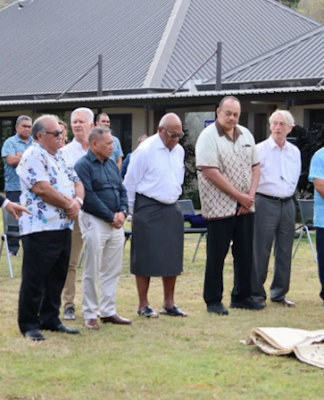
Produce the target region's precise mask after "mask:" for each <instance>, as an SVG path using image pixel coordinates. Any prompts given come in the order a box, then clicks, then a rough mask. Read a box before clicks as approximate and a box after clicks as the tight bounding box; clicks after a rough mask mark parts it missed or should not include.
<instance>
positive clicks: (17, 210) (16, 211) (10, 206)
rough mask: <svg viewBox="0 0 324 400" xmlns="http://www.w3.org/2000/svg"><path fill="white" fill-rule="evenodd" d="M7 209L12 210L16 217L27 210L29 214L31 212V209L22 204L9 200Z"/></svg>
mask: <svg viewBox="0 0 324 400" xmlns="http://www.w3.org/2000/svg"><path fill="white" fill-rule="evenodd" d="M5 209H6V210H7V211H8V212H10V214H11V215H12V216H13V217H14V218H15V219H18V218H20V217H21V215H22V213H23V212H25V213H27V214H31V212H30V211H28V210H27V208H25V207H22V206H21V205H20V204H17V203H13V202H12V201H9V203H8V204H7V205H6V207H5Z"/></svg>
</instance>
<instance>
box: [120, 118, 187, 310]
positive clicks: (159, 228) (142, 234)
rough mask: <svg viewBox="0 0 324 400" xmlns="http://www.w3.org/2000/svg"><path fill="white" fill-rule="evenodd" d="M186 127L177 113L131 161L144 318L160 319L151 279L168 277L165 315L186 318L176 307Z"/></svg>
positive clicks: (134, 264) (136, 267) (134, 250)
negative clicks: (150, 291)
mask: <svg viewBox="0 0 324 400" xmlns="http://www.w3.org/2000/svg"><path fill="white" fill-rule="evenodd" d="M182 136H183V132H182V123H181V120H180V118H179V117H178V116H177V115H176V114H173V113H170V114H166V115H164V117H163V118H162V119H161V121H160V123H159V127H158V132H157V133H156V134H155V135H153V136H151V137H149V138H148V139H146V140H145V141H144V142H143V143H142V144H141V146H139V147H138V148H137V149H136V150H135V151H134V153H132V155H131V160H130V163H129V167H128V170H127V174H126V177H125V180H124V185H125V187H126V189H127V196H128V206H129V211H130V212H131V213H132V214H133V231H132V242H131V273H132V274H134V275H135V276H136V285H137V291H138V296H139V307H138V314H139V315H141V316H145V317H148V318H157V317H158V314H157V312H156V311H155V310H154V309H153V308H152V307H151V306H150V305H149V301H148V297H147V294H148V289H149V284H150V278H151V277H160V276H161V277H162V281H163V289H164V302H163V305H162V310H161V311H160V314H164V315H170V316H181V317H186V316H187V314H186V313H185V312H183V311H182V310H181V309H180V308H179V307H177V306H176V305H175V303H174V288H175V283H176V278H177V276H178V275H180V274H181V272H182V267H183V216H182V212H181V210H180V207H179V206H178V204H177V200H178V198H179V196H180V195H181V193H182V188H181V186H182V184H183V179H184V150H183V148H182V147H181V146H180V145H179V139H180V138H182Z"/></svg>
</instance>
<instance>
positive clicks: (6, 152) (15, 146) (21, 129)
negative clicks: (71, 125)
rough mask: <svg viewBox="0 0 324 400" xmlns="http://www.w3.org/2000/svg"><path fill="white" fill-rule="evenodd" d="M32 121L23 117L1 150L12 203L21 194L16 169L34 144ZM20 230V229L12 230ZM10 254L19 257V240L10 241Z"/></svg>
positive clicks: (6, 189)
mask: <svg viewBox="0 0 324 400" xmlns="http://www.w3.org/2000/svg"><path fill="white" fill-rule="evenodd" d="M31 128H32V119H31V118H30V117H28V116H27V115H21V116H20V117H18V118H17V121H16V134H15V135H14V136H12V137H10V138H8V139H7V140H6V141H5V142H4V144H3V146H2V150H1V156H2V158H3V161H4V175H5V192H6V197H7V199H9V200H10V201H13V202H15V203H19V197H20V194H21V188H20V182H19V176H18V175H17V174H16V167H17V165H18V164H19V162H20V159H21V157H22V155H23V152H24V151H25V150H26V149H28V147H30V146H31V144H32V138H31ZM11 229H12V230H16V229H17V230H18V228H16V227H15V228H11ZM8 245H9V251H10V254H11V255H13V256H17V255H18V250H19V240H15V239H10V240H9V241H8Z"/></svg>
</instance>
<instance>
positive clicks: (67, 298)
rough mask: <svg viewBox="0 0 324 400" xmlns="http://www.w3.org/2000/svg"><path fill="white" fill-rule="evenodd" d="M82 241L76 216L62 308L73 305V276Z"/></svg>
mask: <svg viewBox="0 0 324 400" xmlns="http://www.w3.org/2000/svg"><path fill="white" fill-rule="evenodd" d="M82 246H83V241H82V236H81V230H80V225H79V220H78V218H77V219H76V220H75V221H74V228H73V231H72V244H71V254H70V261H69V269H68V273H67V276H66V280H65V285H64V289H63V305H64V308H65V309H66V308H68V307H74V308H75V304H74V298H75V276H76V269H77V266H78V262H79V258H80V253H81V250H82Z"/></svg>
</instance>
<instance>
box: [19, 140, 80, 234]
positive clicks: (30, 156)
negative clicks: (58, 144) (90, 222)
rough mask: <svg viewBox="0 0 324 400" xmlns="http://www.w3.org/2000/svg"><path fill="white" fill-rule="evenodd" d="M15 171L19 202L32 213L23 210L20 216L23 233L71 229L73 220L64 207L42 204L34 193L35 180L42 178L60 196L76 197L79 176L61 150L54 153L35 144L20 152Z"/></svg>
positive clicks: (39, 180)
mask: <svg viewBox="0 0 324 400" xmlns="http://www.w3.org/2000/svg"><path fill="white" fill-rule="evenodd" d="M17 174H18V175H19V178H20V184H21V196H20V203H21V205H22V206H24V207H27V209H28V210H29V211H30V212H31V213H32V214H31V215H29V214H26V213H23V214H22V216H21V217H20V219H19V228H20V232H21V234H22V235H27V234H30V233H34V232H41V231H53V230H62V229H73V221H71V220H70V219H69V218H68V216H67V215H66V212H65V210H63V209H62V208H58V207H55V206H52V205H50V204H48V203H45V202H44V201H43V200H42V199H41V198H40V197H38V196H37V195H36V194H35V193H34V192H33V186H34V185H35V184H36V183H38V182H44V181H45V182H48V183H49V184H50V185H51V186H53V187H54V188H55V189H56V190H57V191H58V192H59V193H61V194H62V196H68V197H70V198H74V197H75V190H74V185H75V183H77V182H79V181H80V179H79V177H78V176H77V174H76V173H75V171H74V169H73V168H72V167H70V165H69V164H68V163H67V162H66V161H65V159H64V158H63V157H62V153H61V152H60V151H59V152H57V153H56V154H55V156H53V155H51V154H50V153H48V152H47V151H46V150H45V149H44V148H43V147H42V146H40V145H39V144H37V143H34V144H33V145H32V146H31V147H30V148H29V149H28V150H26V151H25V153H24V154H23V157H22V159H21V161H20V163H19V165H18V166H17Z"/></svg>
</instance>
